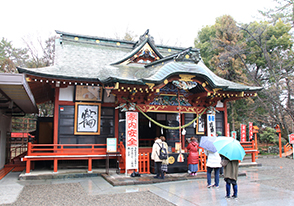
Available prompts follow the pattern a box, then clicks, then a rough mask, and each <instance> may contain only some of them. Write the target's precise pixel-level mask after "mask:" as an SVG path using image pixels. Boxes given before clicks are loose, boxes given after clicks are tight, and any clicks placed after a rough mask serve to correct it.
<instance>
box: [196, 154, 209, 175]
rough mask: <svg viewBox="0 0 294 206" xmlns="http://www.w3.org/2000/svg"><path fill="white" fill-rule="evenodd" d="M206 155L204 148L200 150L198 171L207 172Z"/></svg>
mask: <svg viewBox="0 0 294 206" xmlns="http://www.w3.org/2000/svg"><path fill="white" fill-rule="evenodd" d="M206 171H207V169H206V155H205V153H204V149H201V150H199V164H198V172H206Z"/></svg>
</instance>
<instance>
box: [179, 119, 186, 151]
mask: <svg viewBox="0 0 294 206" xmlns="http://www.w3.org/2000/svg"><path fill="white" fill-rule="evenodd" d="M181 125H185V115H184V114H181ZM180 132H182V130H181V131H180ZM181 140H182V147H181V148H182V149H184V148H185V135H182V139H181Z"/></svg>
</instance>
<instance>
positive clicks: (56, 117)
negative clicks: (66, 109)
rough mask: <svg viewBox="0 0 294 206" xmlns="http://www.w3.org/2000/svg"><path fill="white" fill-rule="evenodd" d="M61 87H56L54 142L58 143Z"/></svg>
mask: <svg viewBox="0 0 294 206" xmlns="http://www.w3.org/2000/svg"><path fill="white" fill-rule="evenodd" d="M58 119H59V87H55V99H54V123H53V124H54V128H53V144H58Z"/></svg>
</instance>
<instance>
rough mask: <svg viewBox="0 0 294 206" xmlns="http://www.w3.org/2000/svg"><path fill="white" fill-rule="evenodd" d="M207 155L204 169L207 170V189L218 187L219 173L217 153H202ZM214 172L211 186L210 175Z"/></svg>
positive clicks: (219, 166) (218, 156)
mask: <svg viewBox="0 0 294 206" xmlns="http://www.w3.org/2000/svg"><path fill="white" fill-rule="evenodd" d="M204 152H205V154H206V155H207V161H206V168H207V188H211V187H215V188H218V187H219V172H220V168H221V167H222V165H221V157H220V155H219V153H218V152H214V153H213V152H210V151H208V150H205V151H204ZM213 170H214V185H212V184H211V173H212V171H213Z"/></svg>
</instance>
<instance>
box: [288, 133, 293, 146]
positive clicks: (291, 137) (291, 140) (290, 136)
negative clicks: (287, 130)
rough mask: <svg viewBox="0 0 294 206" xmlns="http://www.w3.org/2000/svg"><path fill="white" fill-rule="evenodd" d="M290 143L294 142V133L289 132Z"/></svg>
mask: <svg viewBox="0 0 294 206" xmlns="http://www.w3.org/2000/svg"><path fill="white" fill-rule="evenodd" d="M289 143H290V144H294V133H292V134H289Z"/></svg>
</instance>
